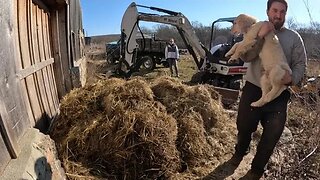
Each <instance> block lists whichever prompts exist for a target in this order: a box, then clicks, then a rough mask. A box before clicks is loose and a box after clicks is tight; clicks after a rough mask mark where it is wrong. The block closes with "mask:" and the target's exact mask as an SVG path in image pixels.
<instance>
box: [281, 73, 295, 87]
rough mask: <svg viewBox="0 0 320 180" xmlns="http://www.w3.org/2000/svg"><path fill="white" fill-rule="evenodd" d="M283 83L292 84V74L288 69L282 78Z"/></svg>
mask: <svg viewBox="0 0 320 180" xmlns="http://www.w3.org/2000/svg"><path fill="white" fill-rule="evenodd" d="M281 82H282V84H284V85H287V86H290V85H291V84H292V76H291V74H290V73H289V72H288V71H286V73H285V75H284V76H283V77H282V79H281Z"/></svg>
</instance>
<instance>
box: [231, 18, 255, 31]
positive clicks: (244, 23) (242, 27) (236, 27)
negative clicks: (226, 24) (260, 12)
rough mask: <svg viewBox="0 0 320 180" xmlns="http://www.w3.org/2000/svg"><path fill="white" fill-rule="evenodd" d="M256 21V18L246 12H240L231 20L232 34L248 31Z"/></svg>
mask: <svg viewBox="0 0 320 180" xmlns="http://www.w3.org/2000/svg"><path fill="white" fill-rule="evenodd" d="M256 22H257V19H256V18H254V17H252V16H249V15H247V14H240V15H239V16H237V17H236V19H235V20H234V21H233V26H232V28H231V33H232V34H243V33H246V32H247V31H248V29H249V28H250V27H251V26H252V25H253V24H255V23H256Z"/></svg>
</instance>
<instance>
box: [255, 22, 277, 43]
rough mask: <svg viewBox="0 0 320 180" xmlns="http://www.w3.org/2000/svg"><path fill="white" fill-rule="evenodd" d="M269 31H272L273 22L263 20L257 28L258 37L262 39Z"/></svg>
mask: <svg viewBox="0 0 320 180" xmlns="http://www.w3.org/2000/svg"><path fill="white" fill-rule="evenodd" d="M271 31H274V26H273V24H272V23H271V22H269V21H265V22H264V23H263V24H262V26H261V28H260V30H259V33H258V37H259V38H260V39H262V38H264V37H265V36H266V35H267V34H268V33H269V32H271Z"/></svg>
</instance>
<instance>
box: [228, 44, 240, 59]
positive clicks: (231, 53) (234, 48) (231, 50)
mask: <svg viewBox="0 0 320 180" xmlns="http://www.w3.org/2000/svg"><path fill="white" fill-rule="evenodd" d="M239 43H240V42H237V43H235V44H234V45H233V46H232V47H231V49H230V50H229V51H228V52H227V53H226V55H225V57H228V56H231V55H233V54H234V52H235V51H236V50H237V47H238V46H239Z"/></svg>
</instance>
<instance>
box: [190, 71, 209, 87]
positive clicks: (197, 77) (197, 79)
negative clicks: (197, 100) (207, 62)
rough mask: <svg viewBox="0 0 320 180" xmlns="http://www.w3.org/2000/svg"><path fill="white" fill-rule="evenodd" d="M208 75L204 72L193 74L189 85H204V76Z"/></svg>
mask: <svg viewBox="0 0 320 180" xmlns="http://www.w3.org/2000/svg"><path fill="white" fill-rule="evenodd" d="M207 75H208V73H206V72H202V71H201V72H197V73H195V74H194V75H193V76H192V77H191V81H190V82H191V83H195V84H202V83H205V81H206V80H205V79H206V76H207Z"/></svg>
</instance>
